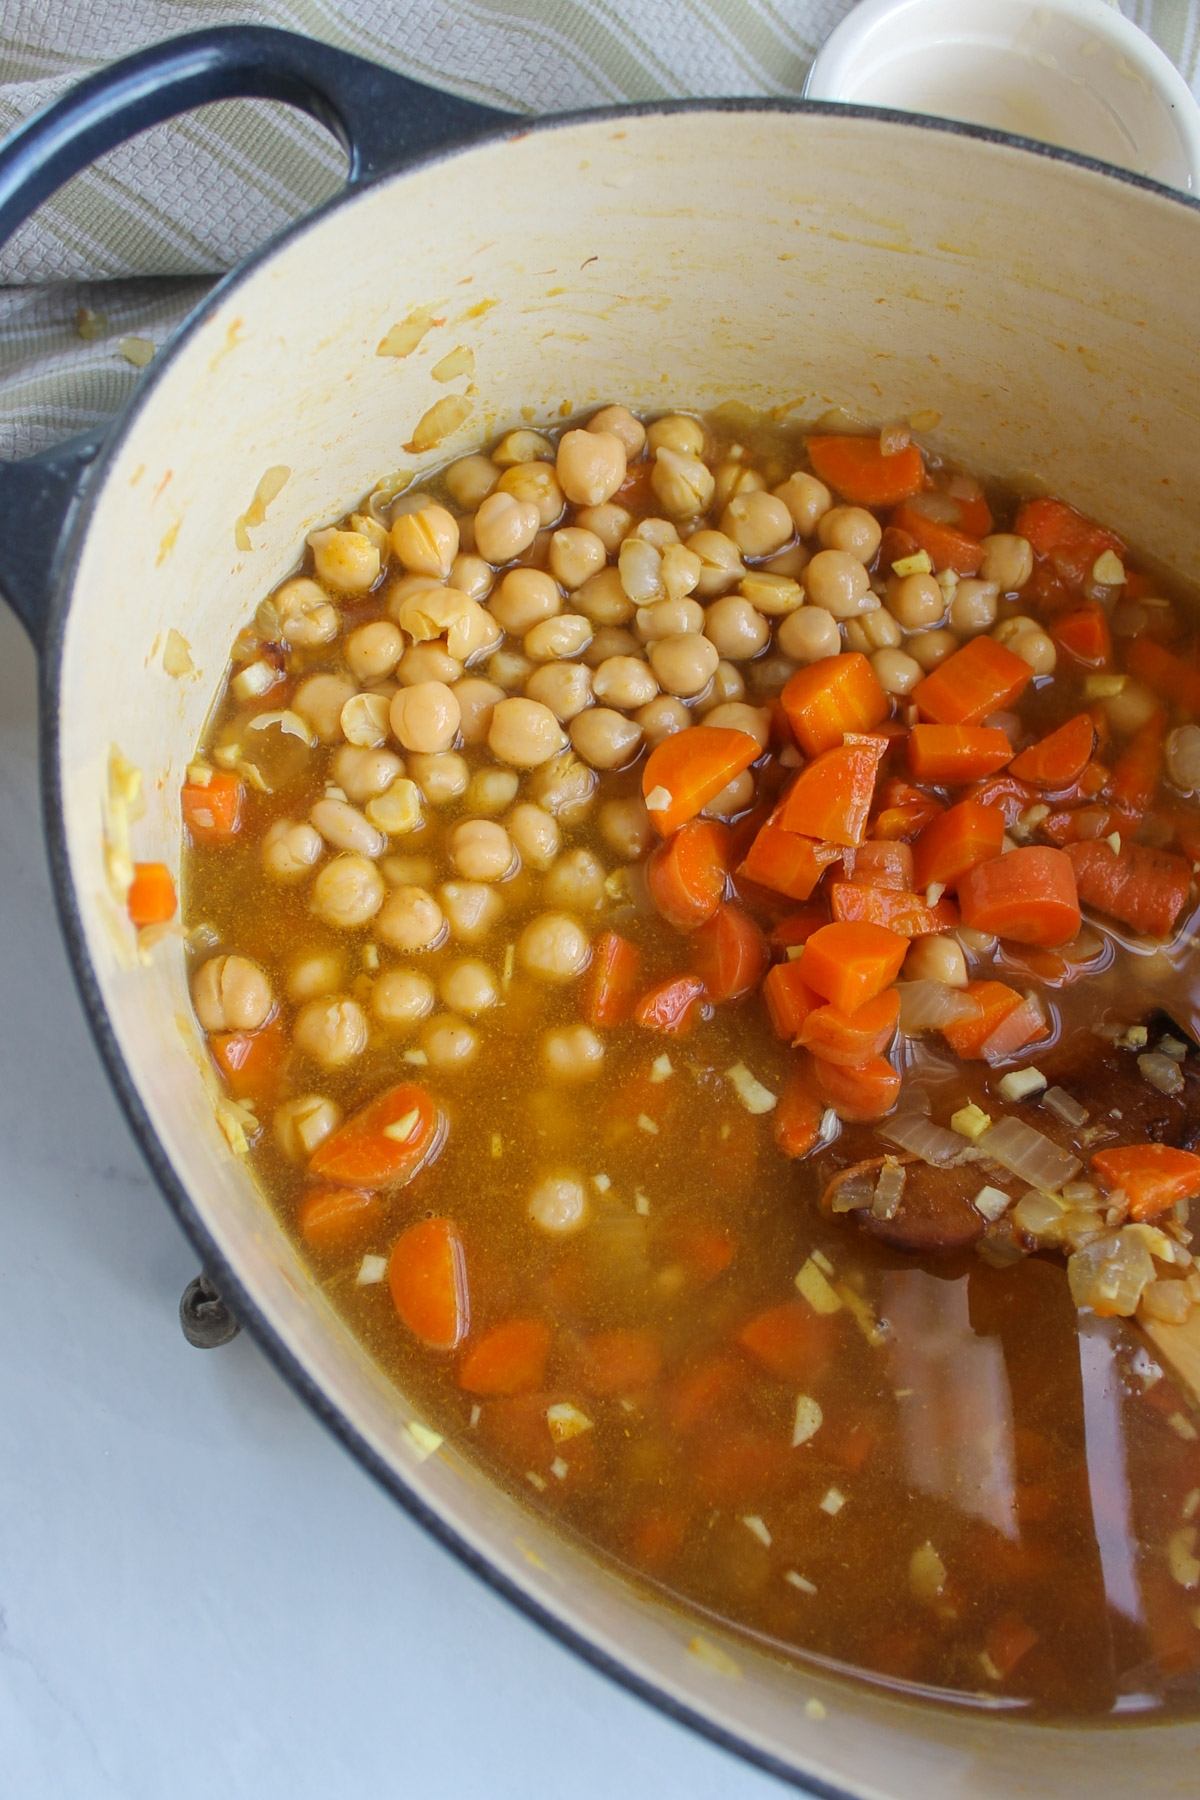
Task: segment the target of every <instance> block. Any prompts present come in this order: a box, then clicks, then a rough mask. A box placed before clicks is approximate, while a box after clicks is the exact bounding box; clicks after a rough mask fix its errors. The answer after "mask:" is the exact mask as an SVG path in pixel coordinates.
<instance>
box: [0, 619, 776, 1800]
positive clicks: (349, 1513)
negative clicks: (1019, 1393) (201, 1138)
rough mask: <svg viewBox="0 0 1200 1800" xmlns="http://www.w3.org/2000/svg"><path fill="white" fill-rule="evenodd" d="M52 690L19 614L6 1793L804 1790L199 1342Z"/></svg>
mask: <svg viewBox="0 0 1200 1800" xmlns="http://www.w3.org/2000/svg"><path fill="white" fill-rule="evenodd" d="M34 688H35V669H34V659H33V655H32V653H31V652H30V651H29V649H28V646H27V644H26V642H25V640H24V637H23V635H22V633H21V631H20V629H19V627H18V626H17V624H16V622H15V621H14V620H13V619H12V618H11V617H10V616H9V614H8V613H7V612H6V611H5V609H4V607H3V605H2V603H0V1027H2V1029H0V1134H2V1136H0V1142H2V1143H3V1146H4V1152H5V1165H4V1171H3V1174H2V1175H0V1369H2V1370H3V1375H2V1377H0V1791H2V1792H3V1793H4V1794H5V1795H11V1796H12V1797H13V1800H102V1797H103V1800H110V1797H117V1800H167V1797H169V1800H211V1797H212V1796H214V1795H219V1796H221V1800H274V1797H275V1796H287V1800H309V1797H310V1796H312V1797H316V1796H321V1800H328V1797H330V1796H336V1800H358V1796H360V1795H361V1796H364V1797H366V1796H385V1795H386V1796H392V1795H401V1794H403V1795H412V1796H414V1800H415V1797H417V1796H419V1797H420V1800H459V1797H460V1796H462V1797H465V1796H472V1797H474V1796H486V1800H507V1797H508V1796H513V1800H516V1797H517V1796H520V1797H521V1800H527V1797H528V1796H531V1795H556V1794H557V1795H563V1796H569V1800H610V1797H611V1796H614V1795H627V1796H629V1797H630V1800H642V1796H651V1795H652V1796H653V1800H717V1796H720V1800H767V1797H768V1796H770V1795H773V1794H779V1793H781V1792H782V1791H783V1790H782V1789H781V1788H780V1787H779V1786H778V1785H777V1784H776V1783H775V1782H773V1781H771V1780H769V1779H768V1778H767V1777H766V1776H764V1775H761V1774H759V1773H758V1772H757V1771H755V1770H753V1769H750V1768H748V1767H746V1766H744V1765H742V1764H739V1763H738V1762H737V1761H736V1760H735V1759H733V1758H731V1757H729V1756H727V1755H725V1754H724V1753H723V1752H721V1751H719V1750H716V1749H714V1748H713V1747H712V1746H710V1745H708V1744H706V1743H705V1742H703V1741H702V1740H701V1739H699V1738H697V1737H695V1736H693V1735H692V1734H691V1733H689V1732H687V1731H684V1730H683V1729H682V1728H681V1727H678V1726H676V1725H674V1724H672V1723H671V1722H669V1721H668V1720H666V1719H664V1718H662V1717H660V1716H659V1715H658V1714H657V1713H656V1712H654V1711H652V1710H651V1709H650V1708H649V1707H646V1706H644V1705H642V1704H641V1703H640V1702H639V1701H636V1700H634V1699H632V1698H630V1697H629V1696H628V1695H626V1694H625V1693H623V1692H622V1691H621V1690H619V1689H618V1688H616V1687H614V1686H613V1685H611V1684H610V1683H609V1682H607V1681H605V1680H604V1679H602V1678H601V1677H600V1676H599V1675H596V1674H594V1673H593V1672H592V1671H591V1670H590V1669H588V1668H586V1667H585V1666H584V1665H583V1664H582V1663H580V1662H579V1661H577V1660H576V1659H575V1658H574V1657H573V1656H571V1655H569V1654H568V1653H567V1652H566V1651H564V1650H562V1649H560V1648H559V1646H558V1645H557V1644H555V1643H553V1642H552V1641H551V1640H550V1639H549V1638H547V1637H545V1636H544V1635H543V1634H542V1633H541V1632H540V1631H538V1630H537V1629H535V1627H533V1626H532V1625H530V1624H528V1623H527V1622H526V1621H525V1620H524V1619H523V1618H521V1617H520V1616H519V1615H518V1614H517V1613H515V1612H514V1611H513V1610H512V1609H511V1608H509V1607H508V1606H506V1605H505V1604H504V1603H502V1602H501V1601H500V1600H498V1599H497V1598H496V1597H495V1596H494V1595H493V1594H492V1593H490V1592H489V1591H488V1590H487V1589H486V1588H485V1587H484V1586H482V1585H481V1583H479V1582H478V1581H476V1580H475V1579H474V1577H472V1576H470V1575H468V1574H467V1573H466V1571H465V1570H463V1569H462V1568H461V1567H460V1566H459V1564H458V1563H457V1562H455V1561H454V1560H453V1559H452V1558H451V1557H450V1556H449V1555H448V1554H447V1553H446V1552H445V1551H443V1550H441V1549H440V1548H439V1547H438V1546H437V1545H436V1544H434V1543H433V1542H432V1540H431V1539H429V1538H428V1537H426V1536H425V1534H424V1533H423V1532H422V1531H421V1530H419V1528H418V1527H417V1526H416V1525H414V1524H413V1523H412V1522H411V1521H410V1520H409V1519H408V1518H407V1517H406V1516H405V1514H404V1513H402V1512H401V1511H400V1510H399V1508H398V1507H396V1506H395V1505H394V1504H393V1503H392V1502H391V1501H390V1500H389V1499H387V1497H386V1496H385V1495H384V1494H383V1493H382V1491H381V1490H380V1489H379V1488H377V1487H376V1486H375V1484H374V1483H373V1482H372V1481H371V1480H370V1479H369V1478H368V1476H367V1475H365V1474H364V1473H363V1471H362V1470H361V1469H360V1468H359V1467H358V1466H357V1464H355V1463H354V1462H353V1461H352V1460H351V1459H350V1457H349V1456H347V1455H346V1453H345V1452H344V1451H343V1450H342V1449H341V1448H340V1447H339V1446H338V1445H337V1444H336V1443H335V1442H334V1440H333V1439H332V1438H330V1437H329V1436H328V1435H327V1434H326V1433H325V1431H324V1430H323V1429H322V1428H321V1427H320V1426H319V1425H318V1424H317V1423H316V1421H315V1420H314V1419H313V1418H312V1417H311V1416H310V1415H309V1413H308V1411H307V1410H306V1409H305V1407H304V1406H302V1404H301V1403H300V1401H299V1400H297V1399H296V1397H295V1396H294V1395H293V1394H292V1392H291V1390H290V1389H289V1388H288V1387H287V1386H285V1384H284V1383H283V1381H282V1380H281V1379H280V1377H279V1376H278V1375H277V1374H276V1372H275V1370H274V1369H273V1368H272V1367H271V1365H270V1364H268V1363H267V1361H266V1360H265V1358H264V1357H263V1356H262V1355H260V1353H259V1351H258V1350H257V1348H256V1347H255V1345H254V1344H253V1343H252V1342H251V1341H250V1340H249V1339H248V1338H247V1337H246V1336H245V1335H244V1334H243V1335H242V1336H241V1337H239V1338H238V1339H237V1340H236V1341H235V1342H234V1343H233V1344H231V1345H229V1346H227V1347H226V1348H225V1349H223V1350H216V1351H197V1350H193V1349H191V1348H189V1346H188V1345H187V1344H186V1343H185V1342H184V1339H183V1337H182V1335H181V1333H180V1330H179V1324H178V1319H177V1308H178V1304H179V1296H180V1294H181V1292H182V1290H183V1288H184V1287H185V1285H186V1284H187V1282H188V1281H189V1280H190V1279H191V1277H192V1276H193V1275H194V1274H196V1273H197V1260H196V1256H195V1253H194V1252H193V1250H192V1249H191V1247H190V1246H189V1244H188V1243H187V1242H186V1240H185V1239H184V1237H183V1235H182V1233H181V1232H180V1231H179V1229H178V1227H177V1226H176V1224H175V1222H174V1220H173V1219H172V1217H171V1215H170V1214H169V1212H168V1211H167V1208H166V1206H165V1205H164V1203H163V1201H162V1199H161V1198H160V1196H159V1194H158V1192H157V1191H156V1189H155V1187H154V1185H153V1182H152V1180H151V1178H150V1176H149V1174H148V1173H147V1171H146V1168H145V1166H144V1164H143V1162H142V1159H141V1156H140V1154H139V1152H138V1149H137V1146H136V1145H135V1143H134V1141H133V1139H132V1137H131V1136H130V1134H129V1131H128V1129H127V1127H126V1125H125V1122H124V1120H123V1118H122V1117H121V1115H120V1113H119V1111H118V1109H117V1105H116V1101H115V1100H114V1098H113V1096H112V1094H111V1092H110V1090H109V1087H108V1082H107V1079H106V1077H105V1074H104V1071H103V1069H102V1067H101V1064H100V1062H99V1059H98V1057H97V1054H96V1052H95V1049H94V1048H93V1045H92V1041H91V1038H90V1036H89V1034H88V1030H87V1026H86V1024H85V1022H84V1018H83V1014H82V1011H81V1009H80V1005H79V1001H78V999H77V997H76V993H75V987H74V983H73V981H72V978H71V975H70V972H69V969H68V966H67V962H66V958H65V954H64V951H63V948H62V945H61V941H60V938H59V933H58V922H57V917H56V915H55V912H54V907H53V902H52V899H51V894H50V886H49V879H48V875H47V870H46V861H45V855H44V851H43V847H42V835H41V816H40V805H39V799H38V793H37V769H36V739H35V693H34Z"/></svg>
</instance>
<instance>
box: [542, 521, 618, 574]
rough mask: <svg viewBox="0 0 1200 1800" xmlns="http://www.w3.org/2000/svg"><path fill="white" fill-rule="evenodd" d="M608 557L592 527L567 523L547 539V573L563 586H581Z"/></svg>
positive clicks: (599, 568) (597, 570)
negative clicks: (548, 560) (588, 529)
mask: <svg viewBox="0 0 1200 1800" xmlns="http://www.w3.org/2000/svg"><path fill="white" fill-rule="evenodd" d="M607 560H608V552H607V550H606V549H605V548H604V545H603V544H602V543H601V542H600V539H599V538H598V537H597V536H596V534H595V532H594V531H581V530H580V528H579V527H578V526H577V525H567V526H565V527H564V528H563V529H562V530H561V531H556V532H555V533H554V536H553V537H552V538H551V539H550V573H551V574H552V575H553V577H554V579H555V580H556V581H557V582H560V583H561V584H562V586H563V587H565V588H568V589H570V588H577V587H582V585H583V583H584V582H585V581H586V580H587V578H588V576H589V575H595V574H597V573H598V572H599V570H601V569H602V568H603V567H604V565H605V563H606V561H607Z"/></svg>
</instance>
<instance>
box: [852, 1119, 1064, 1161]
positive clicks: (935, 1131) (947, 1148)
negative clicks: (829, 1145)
mask: <svg viewBox="0 0 1200 1800" xmlns="http://www.w3.org/2000/svg"><path fill="white" fill-rule="evenodd" d="M877 1131H878V1135H879V1136H880V1137H881V1138H883V1139H884V1140H885V1141H886V1142H887V1143H889V1144H898V1145H899V1146H900V1148H901V1150H911V1151H912V1153H913V1155H914V1156H919V1157H920V1158H921V1160H922V1162H927V1163H932V1164H933V1166H934V1167H935V1168H944V1167H945V1166H946V1164H947V1163H952V1162H953V1161H954V1160H955V1158H956V1157H958V1156H960V1155H961V1154H962V1150H963V1141H962V1139H961V1138H960V1137H959V1136H958V1135H957V1134H956V1133H955V1132H953V1131H947V1130H946V1128H945V1126H944V1125H935V1124H934V1123H933V1120H932V1119H927V1118H925V1117H924V1115H923V1114H921V1113H912V1112H910V1113H904V1114H902V1115H900V1116H898V1117H896V1118H892V1119H888V1120H886V1121H885V1123H884V1124H882V1125H880V1126H878V1127H877ZM1075 1167H1076V1168H1078V1167H1079V1164H1078V1163H1076V1164H1075Z"/></svg>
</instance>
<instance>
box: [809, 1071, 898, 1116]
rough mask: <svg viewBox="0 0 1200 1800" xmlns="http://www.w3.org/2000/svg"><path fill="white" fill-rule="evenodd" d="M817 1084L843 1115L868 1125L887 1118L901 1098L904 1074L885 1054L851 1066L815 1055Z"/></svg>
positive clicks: (835, 1109)
mask: <svg viewBox="0 0 1200 1800" xmlns="http://www.w3.org/2000/svg"><path fill="white" fill-rule="evenodd" d="M813 1073H814V1074H815V1076H816V1079H817V1086H818V1088H819V1089H820V1091H821V1092H822V1093H823V1094H824V1096H825V1098H826V1100H827V1101H828V1102H829V1104H830V1106H832V1108H833V1110H834V1112H835V1113H836V1114H837V1116H838V1118H839V1119H844V1120H846V1122H847V1123H848V1124H854V1125H860V1124H861V1125H867V1124H870V1123H872V1122H873V1121H874V1120H875V1119H883V1118H886V1117H887V1115H888V1113H890V1112H891V1110H892V1108H893V1107H894V1106H895V1104H896V1102H897V1100H898V1099H899V1098H900V1076H899V1073H898V1072H897V1070H895V1069H894V1068H893V1067H892V1065H891V1063H890V1062H887V1061H886V1060H885V1059H884V1058H883V1057H882V1056H873V1057H871V1058H870V1059H869V1060H868V1061H866V1062H863V1063H858V1064H856V1066H855V1067H853V1068H847V1067H846V1066H845V1065H844V1064H842V1063H835V1062H826V1060H825V1058H824V1057H823V1056H818V1057H814V1059H813Z"/></svg>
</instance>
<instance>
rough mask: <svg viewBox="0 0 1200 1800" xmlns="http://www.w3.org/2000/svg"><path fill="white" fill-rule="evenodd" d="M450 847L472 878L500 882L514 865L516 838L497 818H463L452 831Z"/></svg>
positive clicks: (454, 858)
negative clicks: (513, 839)
mask: <svg viewBox="0 0 1200 1800" xmlns="http://www.w3.org/2000/svg"><path fill="white" fill-rule="evenodd" d="M447 849H448V850H449V852H450V860H451V862H452V863H453V864H454V866H455V868H456V869H457V870H458V872H459V874H460V875H463V876H465V877H466V879H467V880H468V881H499V880H500V879H501V877H502V876H505V875H507V874H508V872H509V870H510V869H511V868H512V864H513V846H512V839H511V838H510V837H509V835H508V833H507V831H505V829H504V827H503V825H499V824H497V823H496V821H495V820H494V819H461V820H460V821H459V823H458V824H457V825H455V826H454V828H453V830H452V831H451V832H450V836H449V838H448V840H447Z"/></svg>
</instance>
